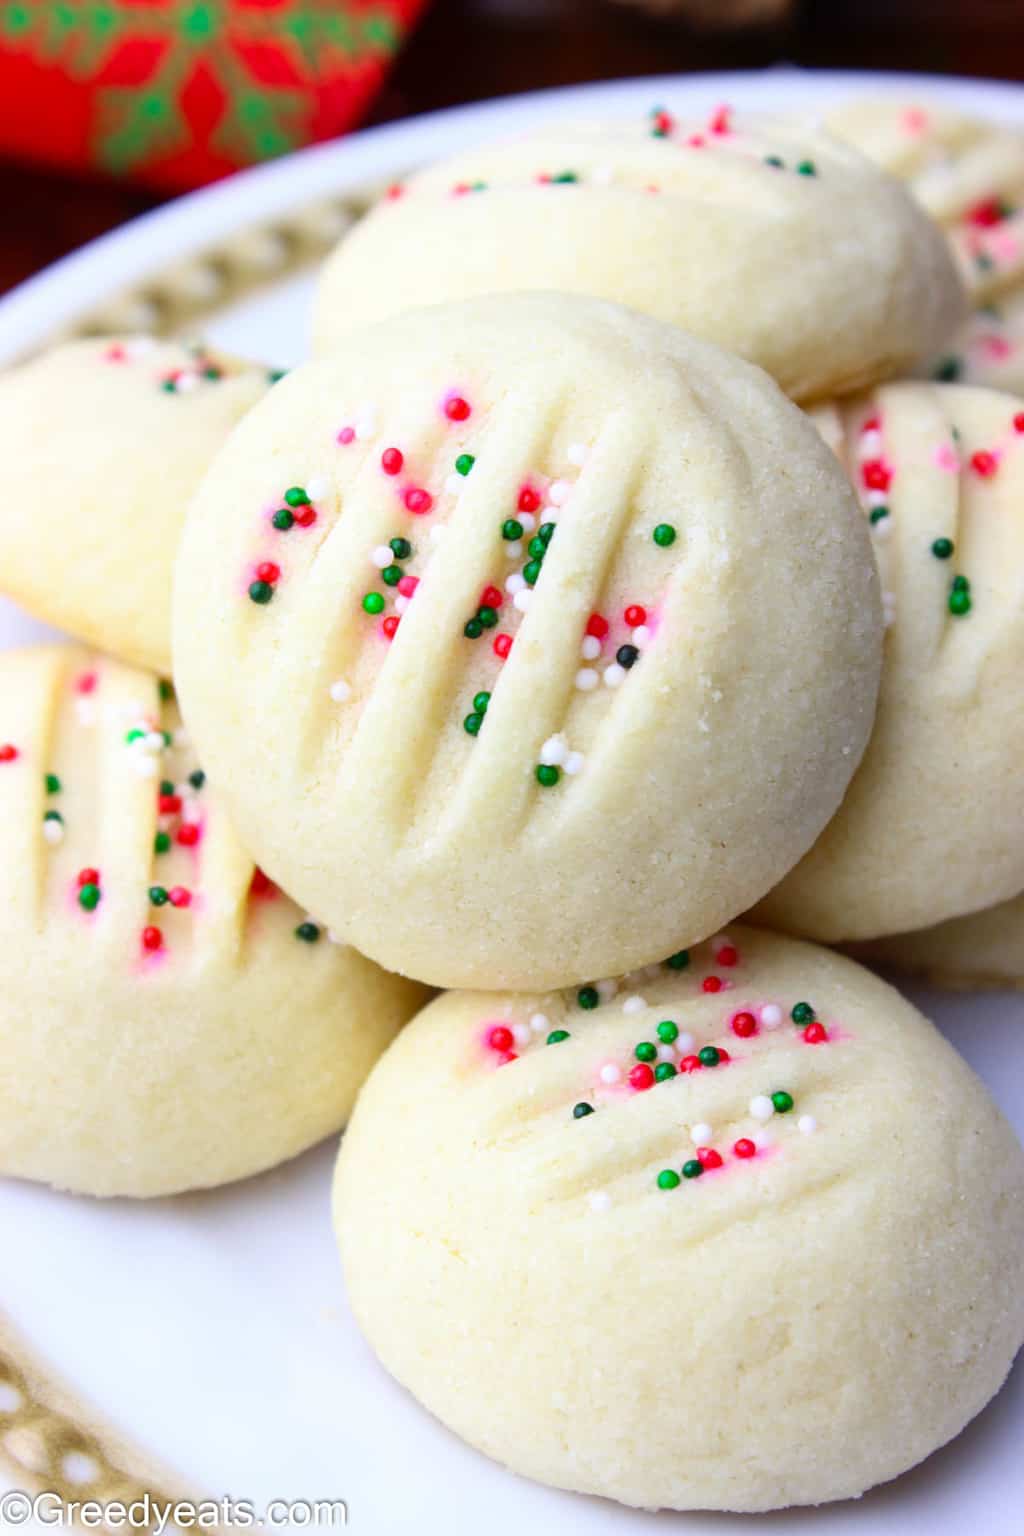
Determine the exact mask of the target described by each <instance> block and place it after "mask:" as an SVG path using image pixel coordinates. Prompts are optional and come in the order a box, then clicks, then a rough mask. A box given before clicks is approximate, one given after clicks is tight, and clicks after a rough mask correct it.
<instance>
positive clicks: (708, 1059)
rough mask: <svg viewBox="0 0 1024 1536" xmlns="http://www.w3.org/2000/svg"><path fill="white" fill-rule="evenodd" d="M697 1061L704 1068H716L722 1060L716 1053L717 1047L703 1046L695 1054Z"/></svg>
mask: <svg viewBox="0 0 1024 1536" xmlns="http://www.w3.org/2000/svg"><path fill="white" fill-rule="evenodd" d="M697 1059H698V1061H700V1062H701V1064H702V1065H703V1066H705V1067H717V1066H718V1063H719V1062H720V1061H721V1059H722V1058H721V1056H720V1055H719V1053H718V1047H717V1046H714V1045H704V1046H701V1048H700V1050H699V1051H698V1052H697Z"/></svg>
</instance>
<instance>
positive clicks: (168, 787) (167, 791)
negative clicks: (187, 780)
mask: <svg viewBox="0 0 1024 1536" xmlns="http://www.w3.org/2000/svg"><path fill="white" fill-rule="evenodd" d="M160 793H161V794H162V795H173V794H174V785H173V784H172V783H171V781H170V779H161V780H160Z"/></svg>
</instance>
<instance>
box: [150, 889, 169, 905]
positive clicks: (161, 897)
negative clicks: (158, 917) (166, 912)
mask: <svg viewBox="0 0 1024 1536" xmlns="http://www.w3.org/2000/svg"><path fill="white" fill-rule="evenodd" d="M149 899H150V902H151V904H152V905H153V906H154V907H163V906H166V904H167V891H166V890H165V888H164V887H163V886H162V885H151V886H150V888H149Z"/></svg>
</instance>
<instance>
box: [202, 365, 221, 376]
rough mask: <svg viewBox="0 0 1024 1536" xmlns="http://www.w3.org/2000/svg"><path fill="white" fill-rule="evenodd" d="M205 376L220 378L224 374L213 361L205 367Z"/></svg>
mask: <svg viewBox="0 0 1024 1536" xmlns="http://www.w3.org/2000/svg"><path fill="white" fill-rule="evenodd" d="M203 378H204V379H220V378H223V374H222V373H221V371H220V369H219V368H215V367H214V365H213V363H208V364H207V366H206V367H205V368H204V369H203Z"/></svg>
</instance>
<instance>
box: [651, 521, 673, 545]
mask: <svg viewBox="0 0 1024 1536" xmlns="http://www.w3.org/2000/svg"><path fill="white" fill-rule="evenodd" d="M651 537H652V539H653V540H654V542H655V544H657V545H658V547H659V548H660V549H668V548H669V546H670V545H672V544H674V543H675V541H676V531H675V529H674V528H673V527H672V524H671V523H659V524H658V526H657V528H655V530H654V532H653V533H652V535H651Z"/></svg>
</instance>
